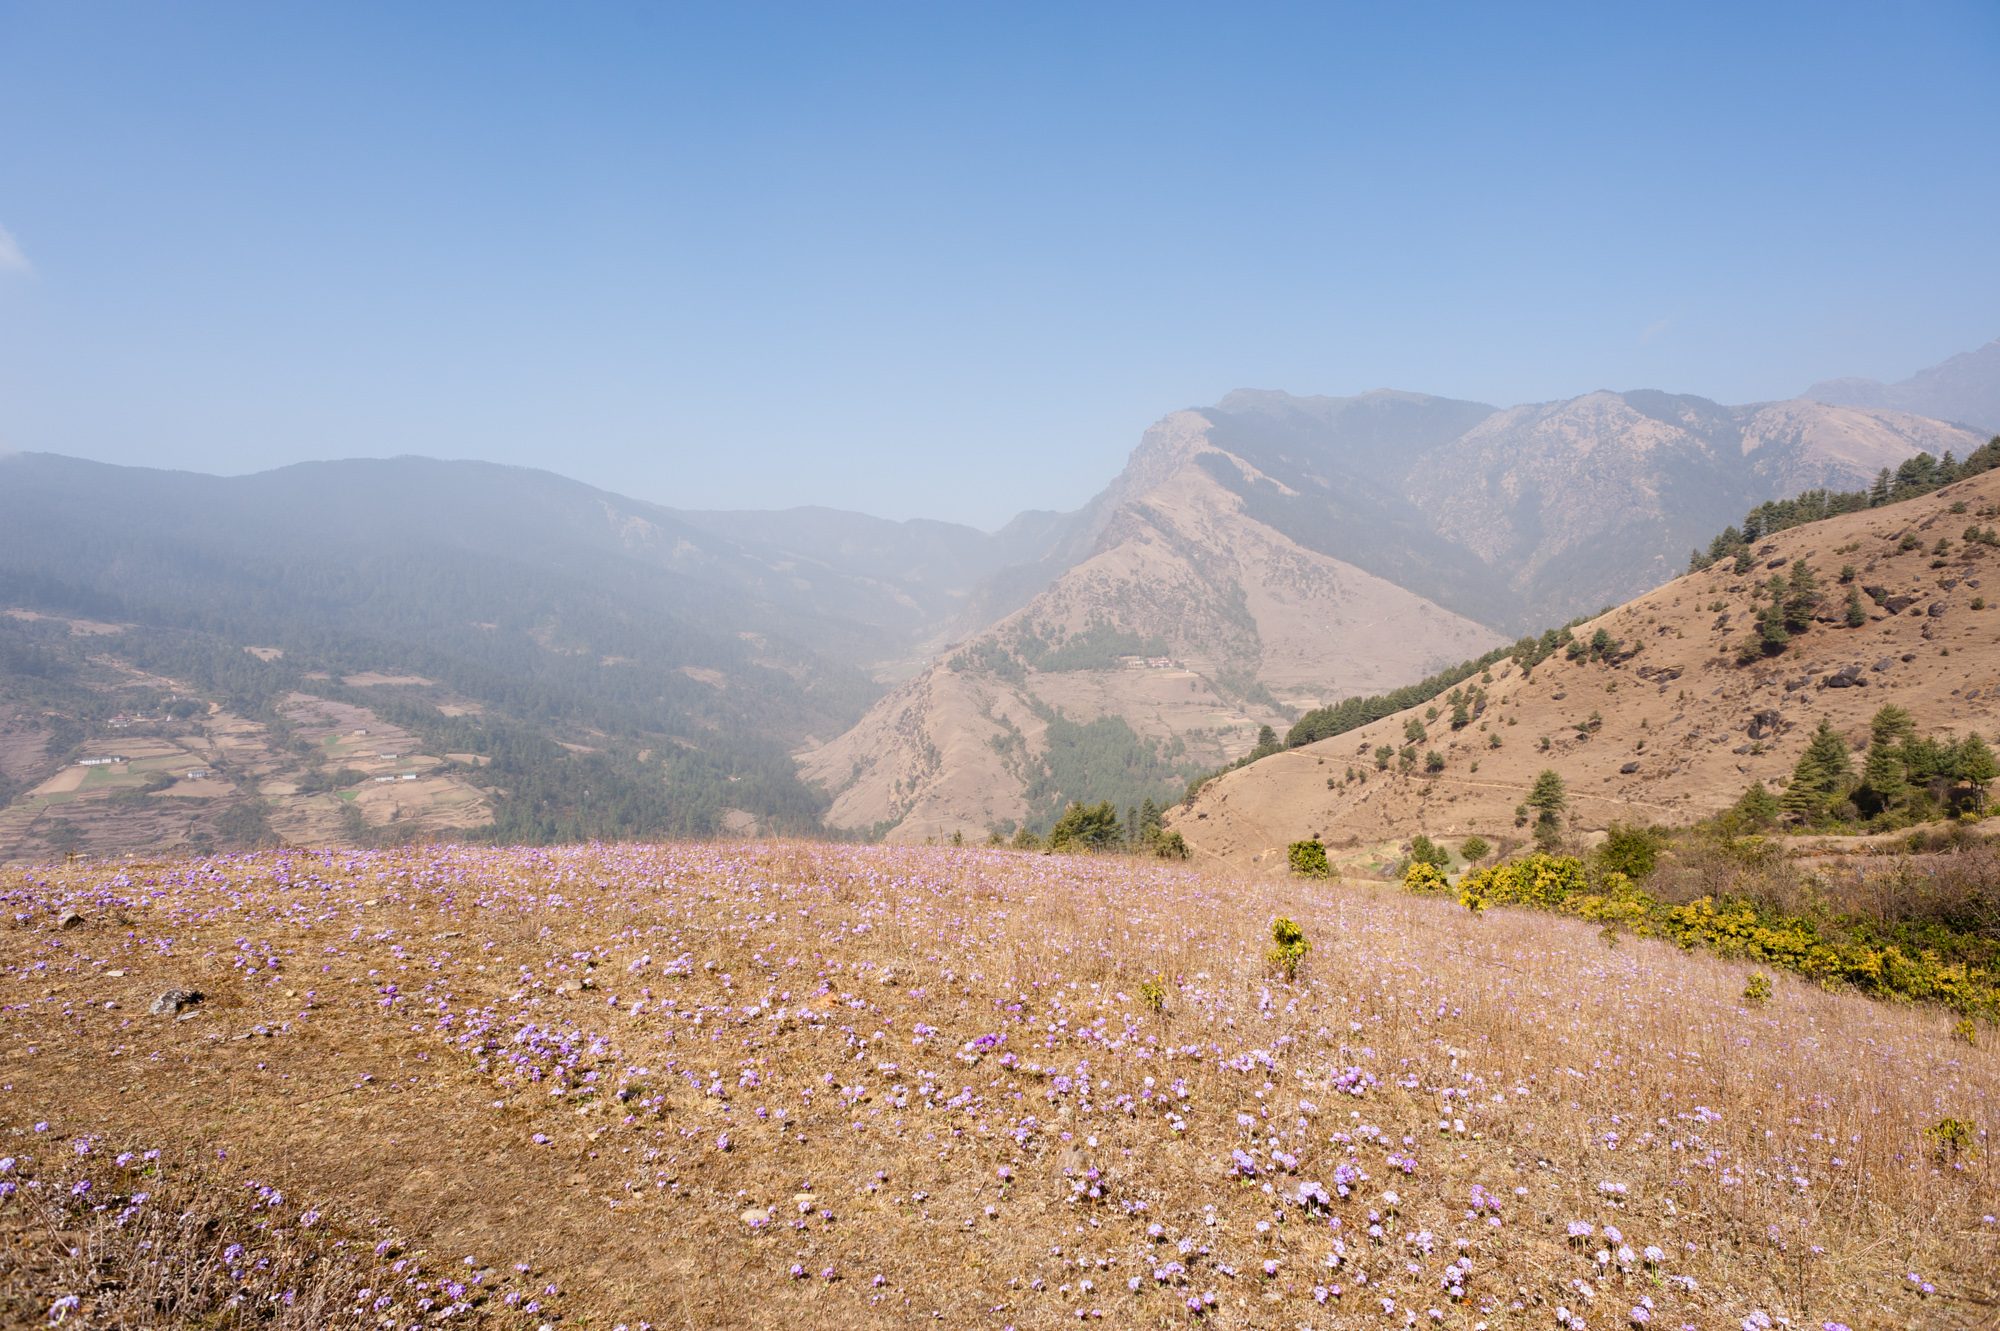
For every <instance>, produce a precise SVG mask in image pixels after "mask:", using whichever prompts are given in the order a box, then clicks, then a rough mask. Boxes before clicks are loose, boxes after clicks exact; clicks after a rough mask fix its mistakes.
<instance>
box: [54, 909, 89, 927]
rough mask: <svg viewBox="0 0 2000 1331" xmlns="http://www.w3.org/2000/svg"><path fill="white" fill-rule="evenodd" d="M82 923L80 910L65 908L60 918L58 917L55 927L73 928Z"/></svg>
mask: <svg viewBox="0 0 2000 1331" xmlns="http://www.w3.org/2000/svg"><path fill="white" fill-rule="evenodd" d="M82 924H83V912H82V911H75V910H66V911H64V912H63V913H62V916H61V918H59V919H58V920H57V921H56V928H58V929H75V928H78V927H79V926H81V925H82Z"/></svg>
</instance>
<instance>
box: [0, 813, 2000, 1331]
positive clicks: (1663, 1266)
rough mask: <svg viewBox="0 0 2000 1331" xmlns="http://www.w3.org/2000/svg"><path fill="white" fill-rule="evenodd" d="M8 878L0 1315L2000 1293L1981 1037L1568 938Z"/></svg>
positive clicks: (1245, 899) (397, 858) (253, 874)
mask: <svg viewBox="0 0 2000 1331" xmlns="http://www.w3.org/2000/svg"><path fill="white" fill-rule="evenodd" d="M0 891H3V892H4V896H5V899H6V900H5V904H6V926H5V928H4V931H0V1324H6V1325H35V1324H45V1323H47V1322H49V1321H52V1320H64V1319H74V1320H72V1321H68V1324H72V1325H85V1326H100V1325H133V1326H138V1325H203V1326H212V1327H220V1326H236V1325H249V1324H251V1323H252V1322H256V1323H257V1324H259V1325H275V1326H301V1327H303V1326H333V1325H355V1326H364V1325H365V1326H374V1325H388V1324H397V1325H403V1326H409V1325H412V1324H416V1323H419V1322H422V1323H433V1322H443V1323H445V1324H460V1325H482V1326H502V1327H513V1326H520V1327H530V1328H531V1327H538V1326H541V1325H543V1324H555V1325H565V1326H587V1327H603V1328H612V1327H615V1326H619V1325H624V1326H626V1327H628V1328H631V1331H637V1328H639V1327H640V1326H643V1325H651V1326H654V1327H662V1328H665V1327H754V1326H774V1325H792V1326H884V1325H905V1324H916V1323H919V1322H922V1323H925V1324H931V1325H944V1326H950V1327H993V1328H996V1331H997V1329H998V1328H1001V1327H1007V1326H1014V1327H1021V1328H1027V1327H1046V1326H1055V1325H1057V1324H1069V1323H1072V1322H1074V1321H1076V1320H1078V1319H1080V1318H1081V1319H1101V1320H1102V1321H1103V1322H1104V1323H1106V1324H1109V1325H1114V1326H1187V1325H1193V1324H1205V1325H1212V1326H1219V1327H1282V1328H1292V1327H1302V1326H1303V1327H1335V1326H1340V1327H1347V1326H1384V1327H1401V1326H1406V1325H1421V1326H1442V1327H1450V1328H1468V1329H1469V1328H1474V1327H1479V1326H1485V1327H1489V1328H1504V1327H1548V1326H1557V1325H1567V1326H1569V1327H1572V1328H1575V1327H1584V1326H1588V1327H1592V1328H1616V1327H1624V1326H1628V1325H1651V1326H1655V1327H1674V1328H1679V1327H1701V1328H1708V1327H1717V1326H1730V1327H1733V1326H1736V1325H1737V1324H1739V1323H1742V1324H1744V1325H1757V1326H1765V1325H1770V1324H1771V1322H1772V1321H1778V1319H1788V1321H1778V1324H1780V1325H1784V1324H1789V1325H1791V1326H1795V1327H1811V1328H1815V1329H1816V1331H1817V1329H1819V1328H1822V1327H1823V1326H1830V1325H1840V1326H1847V1327H1852V1328H1868V1327H1899V1328H1900V1327H1909V1328H1916V1327H1975V1326H1990V1325H1992V1324H1993V1322H1994V1318H1995V1316H1996V1313H2000V1222H1996V1219H1995V1213H1996V1212H2000V1165H1996V1163H1995V1158H1994V1153H1993V1148H1992V1143H1991V1140H1990V1135H1991V1133H1992V1130H1993V1127H1994V1125H1995V1124H1996V1122H2000V1054H1996V1053H1995V1051H1994V1048H1993V1045H1994V1041H1995V1033H1994V1032H1992V1031H1990V1030H1987V1031H1983V1032H1981V1036H1980V1039H1981V1043H1980V1044H1979V1045H1977V1046H1973V1045H1967V1044H1965V1043H1964V1042H1962V1041H1958V1040H1954V1039H1953V1038H1952V1036H1951V1026H1952V1021H1953V1015H1952V1014H1950V1013H1946V1012H1942V1011H1934V1010H1928V1009H1921V1008H1915V1007H1909V1006H1893V1005H1889V1004H1882V1003H1873V1002H1870V1001H1867V1000H1865V999H1862V998H1860V997H1858V996H1855V995H1852V994H1845V993H1831V992H1826V991H1822V990H1818V989H1814V988H1811V987H1809V986H1806V985H1804V984H1801V983H1798V982H1795V981H1793V980H1790V979H1788V978H1785V977H1778V978H1777V979H1776V981H1775V989H1776V992H1775V995H1774V997H1773V998H1772V1000H1771V1001H1770V1002H1769V1003H1768V1004H1767V1005H1764V1006H1750V1005H1746V1003H1745V1002H1744V1001H1743V998H1742V995H1743V991H1744V987H1745V981H1746V975H1747V968H1745V967H1742V966H1738V965H1735V964H1731V963H1728V962H1723V961H1718V960H1716V959H1713V958H1710V957H1705V956H1698V955H1690V954H1685V953H1682V952H1680V951H1677V950H1675V949H1673V948H1671V947H1669V946H1666V945H1663V944H1658V943H1654V942H1649V941H1646V940H1638V939H1630V938H1626V939H1613V938H1610V937H1607V936H1606V935H1604V934H1602V933H1600V931H1599V930H1598V929H1596V928H1595V927H1592V926H1587V925H1583V924H1580V923H1579V922H1576V921H1570V920H1564V919H1555V918H1551V917H1548V916H1541V915H1533V914H1528V913H1522V912H1514V911H1510V910H1504V909H1496V910H1493V911H1489V912H1487V913H1486V914H1485V915H1484V916H1474V915H1471V914H1469V913H1467V912H1465V911H1464V910H1462V909H1461V908H1460V907H1458V906H1457V905H1456V904H1454V903H1451V902H1447V901H1440V900H1432V899H1422V898H1416V897H1412V896H1409V895H1407V894H1404V893H1401V892H1398V891H1396V890H1395V889H1393V888H1389V887H1382V888H1373V887H1367V886H1361V885H1338V884H1337V885H1326V884H1317V885H1315V884H1309V883H1306V882H1303V881H1268V880H1257V881H1250V880H1244V879H1240V878H1235V877H1229V876H1222V875H1218V874H1209V873H1204V872H1202V871H1199V870H1189V869H1185V868H1181V867H1169V866H1164V865H1159V864H1155V863H1151V862H1141V861H1134V860H1123V859H1089V858H1071V857H1061V856H1042V855H1024V854H1016V853H1011V852H1006V851H975V850H948V849H922V848H884V847H873V848H859V847H842V846H823V845H808V844H790V843H773V842H764V843H756V844H738V845H708V844H687V845H664V846H617V847H612V846H580V847H574V848H569V849H561V850H525V849H523V850H494V849H470V848H450V847H445V848H433V849H421V850H402V851H385V852H367V853H364V852H349V851H329V852H322V853H307V852H299V851H291V852H283V853H275V854H266V855H256V856H244V857H235V858H221V859H214V860H204V861H187V862H176V863H163V864H149V865H129V864H128V865H124V866H116V865H99V866H72V867H67V868H44V869H30V870H25V871H23V870H15V871H9V873H8V875H7V877H6V878H5V879H4V880H0ZM1279 916H1284V917H1289V918H1290V919H1292V920H1295V921H1297V923H1298V924H1299V925H1300V926H1301V928H1302V929H1303V931H1304V934H1305V937H1306V939H1307V940H1308V942H1309V943H1310V945H1311V950H1310V952H1309V953H1308V954H1307V955H1306V957H1305V959H1304V963H1303V966H1302V967H1301V968H1300V969H1299V971H1298V974H1297V976H1296V978H1295V979H1293V980H1291V981H1286V980H1284V979H1282V978H1281V977H1279V976H1278V975H1277V974H1276V973H1275V972H1274V970H1273V968H1272V966H1271V964H1270V963H1269V962H1268V961H1267V960H1266V955H1265V954H1266V950H1267V948H1268V946H1269V944H1270V941H1271V928H1272V922H1273V920H1274V918H1275V917H1279ZM170 989H180V990H199V991H201V993H202V995H203V997H202V999H201V1001H199V1002H198V1003H193V1004H192V1005H190V1006H186V1007H185V1009H184V1010H183V1011H182V1012H180V1013H178V1014H175V1013H172V1012H168V1013H163V1014H157V1015H156V1014H154V1013H152V1012H150V1011H149V1005H150V1004H152V1003H153V1002H154V1000H155V999H156V997H158V996H160V995H161V994H162V993H163V992H164V991H167V990H170ZM1954 1124H1957V1125H1959V1126H1953V1125H1954ZM149 1150H157V1151H159V1152H160V1154H159V1155H158V1157H156V1158H149V1157H147V1156H146V1154H145V1152H147V1151H149ZM84 1183H87V1184H89V1187H88V1188H86V1189H83V1190H79V1189H78V1185H79V1184H84ZM6 1185H11V1186H6ZM141 1194H144V1196H141ZM149 1207H150V1208H152V1209H151V1210H149V1209H148V1208H149ZM162 1208H165V1211H164V1212H163V1210H162ZM163 1214H164V1215H165V1217H166V1218H165V1219H162V1218H161V1217H162V1215H163ZM180 1215H184V1216H206V1217H208V1222H207V1223H206V1224H204V1225H200V1226H195V1227H192V1228H191V1227H190V1226H189V1225H188V1224H180V1225H179V1226H178V1228H177V1227H176V1224H175V1222H174V1221H173V1219H172V1217H173V1216H180ZM149 1225H150V1226H152V1228H150V1229H149V1228H148V1226H149ZM142 1232H143V1233H145V1234H148V1235H151V1236H152V1237H150V1238H148V1239H146V1240H145V1242H146V1243H148V1244H150V1245H153V1246H149V1247H147V1248H145V1249H144V1250H143V1251H144V1252H148V1253H151V1254H153V1256H152V1257H151V1258H149V1259H147V1260H139V1258H138V1257H137V1256H135V1254H136V1253H139V1252H140V1251H141V1249H140V1248H139V1247H138V1244H137V1241H136V1240H134V1239H133V1238H132V1236H133V1235H136V1234H140V1233H142ZM121 1245H122V1246H121ZM165 1251H171V1252H173V1253H176V1254H179V1256H178V1257H176V1258H174V1259H173V1260H171V1261H169V1260H166V1259H163V1258H160V1257H159V1254H160V1253H161V1252H165ZM176 1263H178V1265H177V1264H176ZM260 1263H261V1265H260ZM197 1276H198V1277H199V1278H196V1277H197ZM70 1300H73V1302H69V1301H70ZM308 1308H310V1309H311V1311H310V1314H308V1313H307V1312H306V1311H304V1310H305V1309H308ZM1760 1316H1762V1317H1765V1318H1768V1319H1771V1321H1761V1322H1760V1321H1756V1320H1754V1319H1756V1318H1758V1317H1760ZM1745 1319H1753V1320H1750V1321H1745Z"/></svg>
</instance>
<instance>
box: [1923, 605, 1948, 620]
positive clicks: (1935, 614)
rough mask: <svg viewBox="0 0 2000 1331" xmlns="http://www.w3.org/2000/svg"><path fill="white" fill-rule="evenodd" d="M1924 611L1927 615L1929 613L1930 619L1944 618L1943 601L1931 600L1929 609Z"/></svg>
mask: <svg viewBox="0 0 2000 1331" xmlns="http://www.w3.org/2000/svg"><path fill="white" fill-rule="evenodd" d="M1925 613H1926V614H1928V615H1929V616H1930V617H1931V618H1932V619H1943V618H1944V602H1943V601H1932V602H1931V608H1930V609H1929V610H1928V611H1926V612H1925Z"/></svg>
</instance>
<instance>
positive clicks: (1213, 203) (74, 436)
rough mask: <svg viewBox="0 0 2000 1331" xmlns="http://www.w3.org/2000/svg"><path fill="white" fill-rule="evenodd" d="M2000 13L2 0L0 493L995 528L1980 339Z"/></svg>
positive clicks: (1906, 360) (1993, 172)
mask: <svg viewBox="0 0 2000 1331" xmlns="http://www.w3.org/2000/svg"><path fill="white" fill-rule="evenodd" d="M1996 64H2000V5H1995V4H1992V3H1991V0H1974V2H1971V3H1962V4H1950V3H1940V4H1909V5H1880V4H1868V5H1852V6H1849V5H1829V4H1810V5H1784V4H1761V3H1760V4H1752V5H1741V4H1731V5H1714V6H1709V5H1647V6H1640V5H1603V4H1590V5H1578V6H1574V7H1558V6H1547V7H1543V6H1532V7H1523V6H1512V5H1486V4H1481V5H1465V6H1447V5H1426V4H1410V5H1393V6H1391V5H1382V6H1367V7H1359V6H1357V7H1344V6H1336V5H1332V4H1318V5H1306V6H1297V7H1287V6H1261V5H1252V4H1240V5H1239V4H1232V5H1226V6H1225V5H1205V6H1185V7H1181V6H1171V5H1164V4H1145V5H1131V6H1120V5H1111V4H1097V5H1081V6H1076V5H1063V6H1055V5H1050V6H1040V5H1028V4H1012V5H972V4H929V5H911V6H907V7H905V6H871V5H848V4H842V5H810V6H799V7H763V6H755V5H747V4H743V5H739V4H730V5H707V6H701V7H694V6H675V5H661V4H645V5H630V6H620V5H611V4H598V5H581V6H570V5H558V4H534V5H525V4H521V5H516V4H480V5H462V6H460V5H448V4H443V3H437V4H422V5H401V4H398V5H380V6H372V5H365V4H356V3H343V4H337V5H322V6H304V5H268V4H243V5H219V4H201V3H190V4H175V5H159V4H143V5H120V4H112V3H102V4H56V3H34V4H28V3H14V2H13V0H0V228H4V232H5V235H6V236H7V237H11V241H8V240H0V447H8V448H16V449H39V450H48V451H55V452H63V453H71V454H77V455H81V456H85V457H93V458H100V459H104V460H108V461H118V462H135V463H148V464H152V465H161V466H175V467H188V468H194V469H199V470H214V471H232V472H233V471H245V470H254V469H257V468H259V467H262V466H268V465H276V464H278V463H282V462H287V461H293V460H298V459H304V458H320V457H339V456H353V455H384V454H394V453H405V452H414V453H425V454H431V455H436V456H444V457H478V458H487V459H492V460H495V461H503V462H518V463H523V464H529V465H537V466H545V467H549V468H552V469H554V470H558V471H561V472H564V473H567V474H570V475H574V476H578V477H580V478H582V479H585V480H589V481H592V482H595V483H598V484H602V485H605V486H608V487H611V488H614V489H618V490H622V491H625V492H627V493H631V494H634V495H638V496H641V497H645V498H650V499H655V500H658V501H661V502H665V503H669V504H676V505H685V506H699V507H736V506H744V507H774V506H785V505H791V504H798V503H828V504H834V505H838V506H841V507H850V508H860V509H864V510H867V511H872V512H878V513H882V514H885V515H889V516H896V517H905V516H913V515H927V516H938V517H948V518H955V519H960V520H965V521H971V522H974V523H977V524H980V525H985V526H991V525H995V524H997V523H999V522H1000V521H1002V520H1004V519H1005V518H1006V517H1007V516H1009V515H1010V514H1011V513H1013V512H1014V511H1016V510H1018V509H1020V508H1024V507H1070V506H1073V505H1075V504H1077V503H1079V502H1081V501H1082V500H1083V499H1085V498H1086V497H1088V496H1089V495H1090V494H1091V493H1092V492H1094V491H1095V490H1097V489H1098V488H1099V487H1101V486H1102V485H1103V484H1104V483H1105V482H1106V481H1107V480H1108V479H1109V478H1110V476H1111V475H1112V474H1113V473H1114V472H1115V471H1116V469H1117V468H1118V466H1119V465H1120V464H1121V463H1122V461H1123V458H1124V456H1125V454H1126V453H1127V452H1128V451H1129V450H1130V448H1131V447H1132V445H1133V444H1134V443H1135V442H1136V440H1137V438H1138V435H1139V433H1140V432H1141V431H1142V430H1143V429H1144V427H1145V426H1146V425H1147V424H1148V423H1150V422H1151V421H1152V420H1154V419H1156V418H1157V417H1159V416H1160V415H1162V414H1164V413H1165V412H1166V411H1168V410H1171V409H1173V408H1175V407H1180V406H1189V405H1196V404H1200V403H1204V402H1211V401H1214V400H1215V399H1216V398H1217V397H1219V396H1220V395H1221V394H1222V393H1224V392H1226V391H1228V390H1229V389H1230V388H1233V387H1238V386H1245V385H1249V386H1258V387H1277V388H1285V389H1289V390H1291V391H1294V392H1326V393H1348V392H1356V391H1360V390H1363V389H1367V388H1372V387H1379V386H1392V387H1399V388H1410V389H1418V390H1423V391H1429V392H1436V393H1444V394H1450V395H1456V396H1464V397H1472V398H1479V399H1482V400H1485V401H1490V402H1496V403H1512V402H1519V401H1531V400H1544V399H1549V398H1556V397H1562V396H1567V395H1570V394H1573V393H1578V392H1583V391H1587V390H1589V389H1592V388H1599V387H1609V388H1634V387H1658V388H1667V389H1673V390H1679V391H1687V392H1696V393H1701V394H1704V395H1706V396H1710V397H1715V398H1718V399H1721V400H1725V401H1746V400H1756V399H1763V398H1771V397H1782V396H1788V395H1790V394H1793V393H1795V392H1797V391H1798V390H1799V389H1801V388H1803V387H1804V386H1805V385H1806V384H1808V383H1810V382H1812V381H1813V380H1815V379H1820V378H1825V377H1830V376H1833V375H1837V374H1847V373H1859V374H1869V375H1873V376H1876V377H1882V378H1897V377H1901V376H1902V375H1905V374H1908V373H1909V372H1911V371H1913V370H1915V369H1918V368H1920V367H1922V366H1925V365H1928V364H1931V363H1933V362H1935V361H1937V360H1940V359H1942V358H1943V357H1945V356H1947V355H1950V354H1952V353H1954V352H1957V351H1962V350H1967V349H1970V348H1971V347H1974V346H1977V345H1979V344H1981V343H1983V342H1985V341H1987V340H1989V339H1991V338H1993V337H1995V336H1996V335H2000V245H1996V243H1995V241H1994V235H1995V234H1996V227H1997V226H2000V223H1996V221H1995V219H1996V218H2000V80H1996V79H1995V77H1994V75H1993V70H1994V68H1995V67H1996Z"/></svg>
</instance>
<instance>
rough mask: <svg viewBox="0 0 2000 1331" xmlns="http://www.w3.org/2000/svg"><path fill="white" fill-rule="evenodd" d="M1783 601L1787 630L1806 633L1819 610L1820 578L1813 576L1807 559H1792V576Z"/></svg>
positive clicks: (1787, 583) (1787, 584)
mask: <svg viewBox="0 0 2000 1331" xmlns="http://www.w3.org/2000/svg"><path fill="white" fill-rule="evenodd" d="M1773 599H1774V600H1777V599H1778V598H1776V597H1774V598H1773ZM1782 603H1783V605H1784V616H1785V628H1786V629H1787V630H1789V631H1790V632H1792V633H1804V632H1805V631H1806V630H1807V629H1808V628H1810V627H1811V626H1812V620H1813V616H1814V615H1815V614H1816V613H1818V611H1819V579H1818V578H1816V577H1814V576H1813V571H1812V566H1811V565H1809V564H1807V563H1806V561H1805V560H1803V559H1794V560H1793V561H1792V576H1791V578H1790V579H1789V580H1788V581H1787V582H1786V584H1785V589H1784V592H1783V597H1782Z"/></svg>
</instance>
